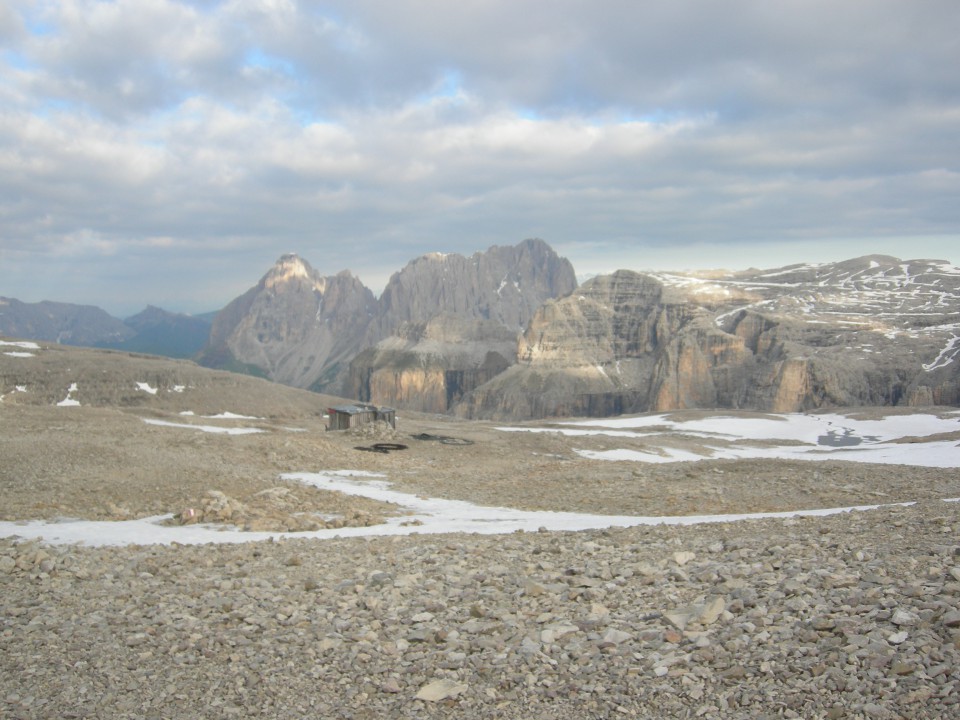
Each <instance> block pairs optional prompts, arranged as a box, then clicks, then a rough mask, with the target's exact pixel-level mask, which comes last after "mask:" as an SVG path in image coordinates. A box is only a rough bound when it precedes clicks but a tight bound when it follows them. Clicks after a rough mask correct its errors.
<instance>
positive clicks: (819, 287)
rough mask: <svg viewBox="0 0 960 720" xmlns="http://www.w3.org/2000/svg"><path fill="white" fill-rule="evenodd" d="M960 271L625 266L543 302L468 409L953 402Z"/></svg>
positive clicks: (525, 411) (886, 266)
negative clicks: (506, 363)
mask: <svg viewBox="0 0 960 720" xmlns="http://www.w3.org/2000/svg"><path fill="white" fill-rule="evenodd" d="M958 337H960V270H957V269H956V268H953V267H951V266H949V265H948V264H947V263H945V262H942V261H908V262H902V261H900V260H897V259H896V258H888V257H884V256H873V257H867V258H859V259H857V260H851V261H847V262H844V263H836V264H830V265H821V266H812V265H803V266H792V267H789V268H781V269H779V270H771V271H748V272H744V273H735V274H714V275H712V276H710V277H698V276H693V275H671V274H665V273H650V274H638V273H633V272H629V271H618V272H617V273H614V274H613V275H610V276H606V277H599V278H594V279H593V280H591V281H589V282H587V283H585V284H584V285H582V286H581V287H580V288H578V289H577V291H576V292H574V293H573V294H572V295H570V296H568V297H565V298H562V299H560V300H556V301H551V302H548V303H546V304H545V305H544V306H543V307H542V308H541V309H540V310H539V311H538V312H537V313H536V315H535V316H534V318H533V319H532V321H531V323H530V325H529V327H528V329H527V331H526V332H525V333H524V335H523V338H522V339H521V342H520V350H519V358H520V362H519V363H518V364H517V365H516V366H515V367H512V368H510V370H509V371H507V372H505V373H503V374H501V375H499V376H498V377H496V378H494V379H493V380H491V381H490V382H488V383H486V384H485V385H483V386H481V387H479V388H477V389H475V390H474V391H473V392H472V393H470V394H469V395H468V396H467V397H465V398H464V400H463V401H462V402H461V404H460V405H459V406H458V407H457V408H456V412H457V413H458V414H459V415H462V416H464V417H491V418H506V417H545V416H558V415H609V414H615V413H621V412H643V411H665V410H672V409H680V408H750V409H755V410H764V411H775V412H792V411H801V410H810V409H814V408H820V407H830V406H859V405H902V404H931V403H942V404H956V402H957V398H958V387H960V363H955V362H953V360H954V358H956V357H957V356H958V355H960V339H958Z"/></svg>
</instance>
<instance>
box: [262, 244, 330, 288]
mask: <svg viewBox="0 0 960 720" xmlns="http://www.w3.org/2000/svg"><path fill="white" fill-rule="evenodd" d="M293 281H298V282H304V281H305V282H306V283H307V284H308V285H309V284H312V285H313V286H314V287H315V289H317V290H320V291H321V292H322V285H323V278H322V277H321V276H320V274H319V273H318V272H317V271H316V270H314V269H313V268H312V267H310V263H308V262H307V261H306V260H304V259H303V258H301V257H300V256H299V255H296V254H294V253H287V254H286V255H281V256H280V258H279V259H278V260H277V262H276V263H274V265H273V267H272V268H270V270H268V271H267V273H266V275H264V276H263V278H262V279H261V280H260V284H261V286H262V287H263V288H264V289H271V288H274V287H276V286H277V285H282V284H285V283H290V282H293Z"/></svg>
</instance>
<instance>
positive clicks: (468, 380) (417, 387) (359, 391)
mask: <svg viewBox="0 0 960 720" xmlns="http://www.w3.org/2000/svg"><path fill="white" fill-rule="evenodd" d="M516 349H517V337H516V333H514V332H513V331H511V330H509V329H508V328H506V327H504V326H503V325H501V324H499V323H497V322H494V321H492V320H471V319H469V318H463V317H457V316H455V315H439V316H437V317H435V318H434V319H432V320H431V321H429V322H427V323H424V324H407V325H404V326H403V327H401V328H400V330H399V331H398V332H397V333H395V334H394V335H392V336H390V337H389V338H386V339H385V340H383V341H381V342H380V343H379V344H378V345H377V346H376V347H373V348H369V349H367V350H364V351H363V352H361V353H360V354H359V355H357V356H356V357H355V358H354V360H353V361H352V362H351V363H350V378H349V385H348V395H349V396H350V397H356V398H358V399H360V400H362V401H365V402H370V401H373V402H377V403H383V404H388V405H396V406H399V407H403V408H407V409H410V410H419V411H423V412H434V413H443V412H447V410H449V409H450V408H451V407H452V406H453V405H455V404H456V403H457V402H459V401H460V399H461V398H462V397H463V396H464V394H465V393H467V392H469V391H471V390H473V389H474V388H476V387H478V386H480V385H482V384H484V383H485V382H487V381H489V380H491V379H492V378H493V377H495V376H496V375H498V374H499V373H501V372H503V371H504V370H506V369H507V368H508V367H509V366H510V365H512V364H513V363H514V362H515V360H516Z"/></svg>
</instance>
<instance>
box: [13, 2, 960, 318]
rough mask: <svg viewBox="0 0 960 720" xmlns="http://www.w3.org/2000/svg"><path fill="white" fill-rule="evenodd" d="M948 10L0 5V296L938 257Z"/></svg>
mask: <svg viewBox="0 0 960 720" xmlns="http://www.w3.org/2000/svg"><path fill="white" fill-rule="evenodd" d="M958 27H960V3H957V2H956V0H912V1H911V2H904V1H902V0H896V1H890V0H842V1H841V2H837V0H830V1H829V2H827V1H823V0H724V1H723V2H720V1H718V0H669V1H667V0H664V1H659V0H651V1H650V2H635V1H634V0H599V1H597V0H593V1H591V2H586V0H550V1H549V2H547V1H546V0H520V1H519V2H516V1H514V2H506V1H502V0H461V1H460V2H448V1H446V0H409V1H408V2H396V0H389V1H387V0H350V1H349V2H346V1H341V0H331V1H330V2H309V1H306V0H226V1H225V2H217V1H215V0H194V1H193V2H188V1H186V0H116V1H113V2H103V1H96V0H4V2H3V3H0V296H6V297H13V298H17V299H19V300H22V301H24V302H37V301H40V300H56V301H61V302H75V303H84V304H93V305H98V306H100V307H102V308H104V309H106V310H107V311H108V312H110V313H111V314H114V315H116V316H118V317H124V316H127V315H130V314H133V313H135V312H138V311H139V310H141V309H143V307H144V306H146V305H147V304H153V305H158V306H160V307H163V308H165V309H167V310H172V311H176V312H188V313H198V312H206V311H210V310H216V309H219V308H220V307H223V306H224V305H226V304H227V303H228V302H229V301H230V300H232V299H233V298H235V297H237V296H238V295H240V294H242V293H243V292H244V291H246V290H247V289H248V288H250V287H252V286H253V285H255V284H256V282H257V281H258V280H259V278H260V277H261V276H262V275H263V274H264V273H265V272H266V271H267V270H268V269H269V268H270V267H271V266H272V264H273V263H274V262H275V261H276V260H277V259H278V258H279V256H280V255H282V254H284V253H287V252H295V253H297V254H299V255H300V256H301V257H303V258H304V259H306V260H307V261H308V262H309V263H310V264H311V265H312V266H313V267H315V268H316V269H317V270H319V271H320V272H321V273H322V274H325V275H327V274H331V275H332V274H335V273H337V272H339V271H341V270H344V269H349V270H351V271H352V272H353V273H354V274H355V275H357V276H358V277H359V278H360V279H361V280H362V281H363V282H364V283H365V284H366V285H367V286H369V287H370V288H371V290H373V291H374V293H375V294H379V293H380V292H381V291H382V289H383V287H384V285H385V284H386V282H387V280H388V278H389V276H390V275H391V274H392V273H393V272H395V271H397V270H399V269H400V268H402V267H403V266H404V265H405V264H406V263H407V262H408V261H410V260H411V259H413V258H415V257H418V256H419V255H422V254H424V253H427V252H437V251H439V252H456V253H460V254H463V255H471V254H473V253H474V252H477V251H481V250H485V249H486V248H488V247H490V246H492V245H514V244H516V243H518V242H520V241H522V240H523V239H525V238H529V237H539V238H542V239H544V240H546V241H547V242H548V243H550V245H551V246H552V247H553V248H554V249H555V250H556V251H557V252H558V253H560V254H561V255H563V256H565V257H567V258H568V259H570V261H571V262H572V263H573V265H574V267H575V269H576V271H577V273H578V274H580V275H581V276H588V275H592V274H596V273H602V272H610V271H612V270H614V269H618V268H629V269H634V270H684V269H705V268H715V267H725V268H729V269H742V268H747V267H751V266H753V267H776V266H780V265H784V264H789V263H795V262H828V261H833V260H842V259H847V258H850V257H856V256H859V255H864V254H870V253H883V254H888V255H895V256H897V257H900V258H902V259H912V258H937V259H945V260H948V261H950V262H952V263H954V264H960V251H958V250H957V248H958V247H960V242H958V241H960V202H958V199H960V73H958V72H957V71H956V68H957V67H960V40H958V37H960V34H958V33H957V28H958Z"/></svg>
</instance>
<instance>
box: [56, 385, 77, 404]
mask: <svg viewBox="0 0 960 720" xmlns="http://www.w3.org/2000/svg"><path fill="white" fill-rule="evenodd" d="M76 392H77V384H76V383H71V384H70V387H69V388H68V389H67V396H66V397H65V398H64V399H63V400H61V401H60V402H58V403H57V407H78V406H79V405H80V401H79V400H77V399H76V398H75V397H73V396H74V394H75V393H76Z"/></svg>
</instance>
